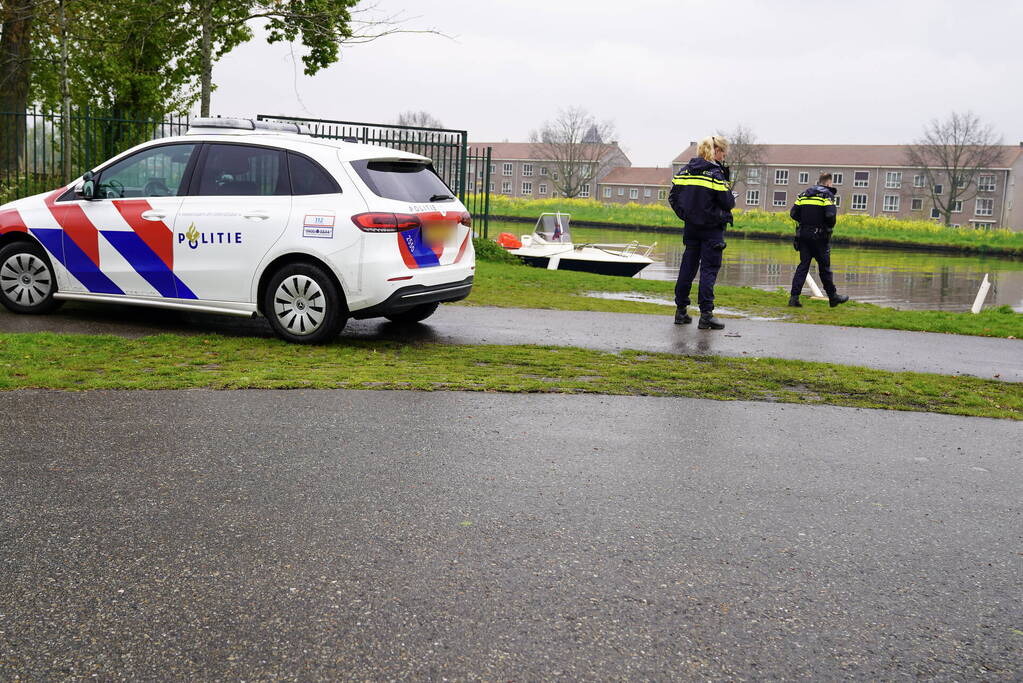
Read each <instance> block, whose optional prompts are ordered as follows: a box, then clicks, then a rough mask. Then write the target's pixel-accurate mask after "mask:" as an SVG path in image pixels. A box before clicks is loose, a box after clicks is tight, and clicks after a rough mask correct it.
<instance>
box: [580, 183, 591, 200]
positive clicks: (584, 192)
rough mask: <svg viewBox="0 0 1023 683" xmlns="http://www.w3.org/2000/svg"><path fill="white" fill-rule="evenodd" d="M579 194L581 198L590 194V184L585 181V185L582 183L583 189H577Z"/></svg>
mask: <svg viewBox="0 0 1023 683" xmlns="http://www.w3.org/2000/svg"><path fill="white" fill-rule="evenodd" d="M579 196H580V197H582V198H583V199H586V198H587V197H589V196H590V184H589V183H586V184H585V185H583V189H581V190H579Z"/></svg>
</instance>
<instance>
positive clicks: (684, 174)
mask: <svg viewBox="0 0 1023 683" xmlns="http://www.w3.org/2000/svg"><path fill="white" fill-rule="evenodd" d="M728 176H729V173H728V169H727V168H725V167H723V166H721V165H719V164H716V163H714V162H712V161H707V160H706V159H703V158H702V157H694V158H693V159H691V160H690V161H689V163H688V164H686V165H685V166H683V167H682V170H680V171H679V172H678V174H677V175H675V176H674V177H673V178H672V180H671V183H672V187H671V193H670V194H669V195H668V203H669V204H671V208H672V209H673V210H674V211H675V215H677V216H678V217H679V218H681V219H682V220H684V221H685V222H686V230H687V231H689V230H690V229H696V230H723V229H724V227H725V225H726V224H730V223H731V222H732V209H733V208H735V197H734V196H733V195H732V188H731V187H730V186H729V184H728V179H729V178H728Z"/></svg>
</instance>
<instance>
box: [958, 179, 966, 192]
mask: <svg viewBox="0 0 1023 683" xmlns="http://www.w3.org/2000/svg"><path fill="white" fill-rule="evenodd" d="M956 187H957V188H959V189H960V190H965V189H966V176H964V175H961V176H959V179H958V180H957V181H956Z"/></svg>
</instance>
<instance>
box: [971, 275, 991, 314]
mask: <svg viewBox="0 0 1023 683" xmlns="http://www.w3.org/2000/svg"><path fill="white" fill-rule="evenodd" d="M989 289H991V282H990V281H989V280H988V279H987V273H984V279H983V280H982V281H981V283H980V289H979V290H977V298H976V299H974V300H973V307H972V308H971V309H970V310H971V311H972V312H974V313H980V309H982V308H983V307H984V299H986V298H987V292H988V290H989Z"/></svg>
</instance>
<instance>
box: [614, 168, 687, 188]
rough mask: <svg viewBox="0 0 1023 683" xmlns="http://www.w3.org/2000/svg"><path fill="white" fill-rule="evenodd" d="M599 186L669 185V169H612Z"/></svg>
mask: <svg viewBox="0 0 1023 683" xmlns="http://www.w3.org/2000/svg"><path fill="white" fill-rule="evenodd" d="M600 184H601V185H608V184H610V185H656V186H658V187H667V186H669V185H671V169H670V168H643V167H638V166H632V167H628V168H625V167H619V168H616V169H613V170H612V171H611V172H610V173H608V174H607V175H606V176H604V178H603V179H602V180H601V181H600Z"/></svg>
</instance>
